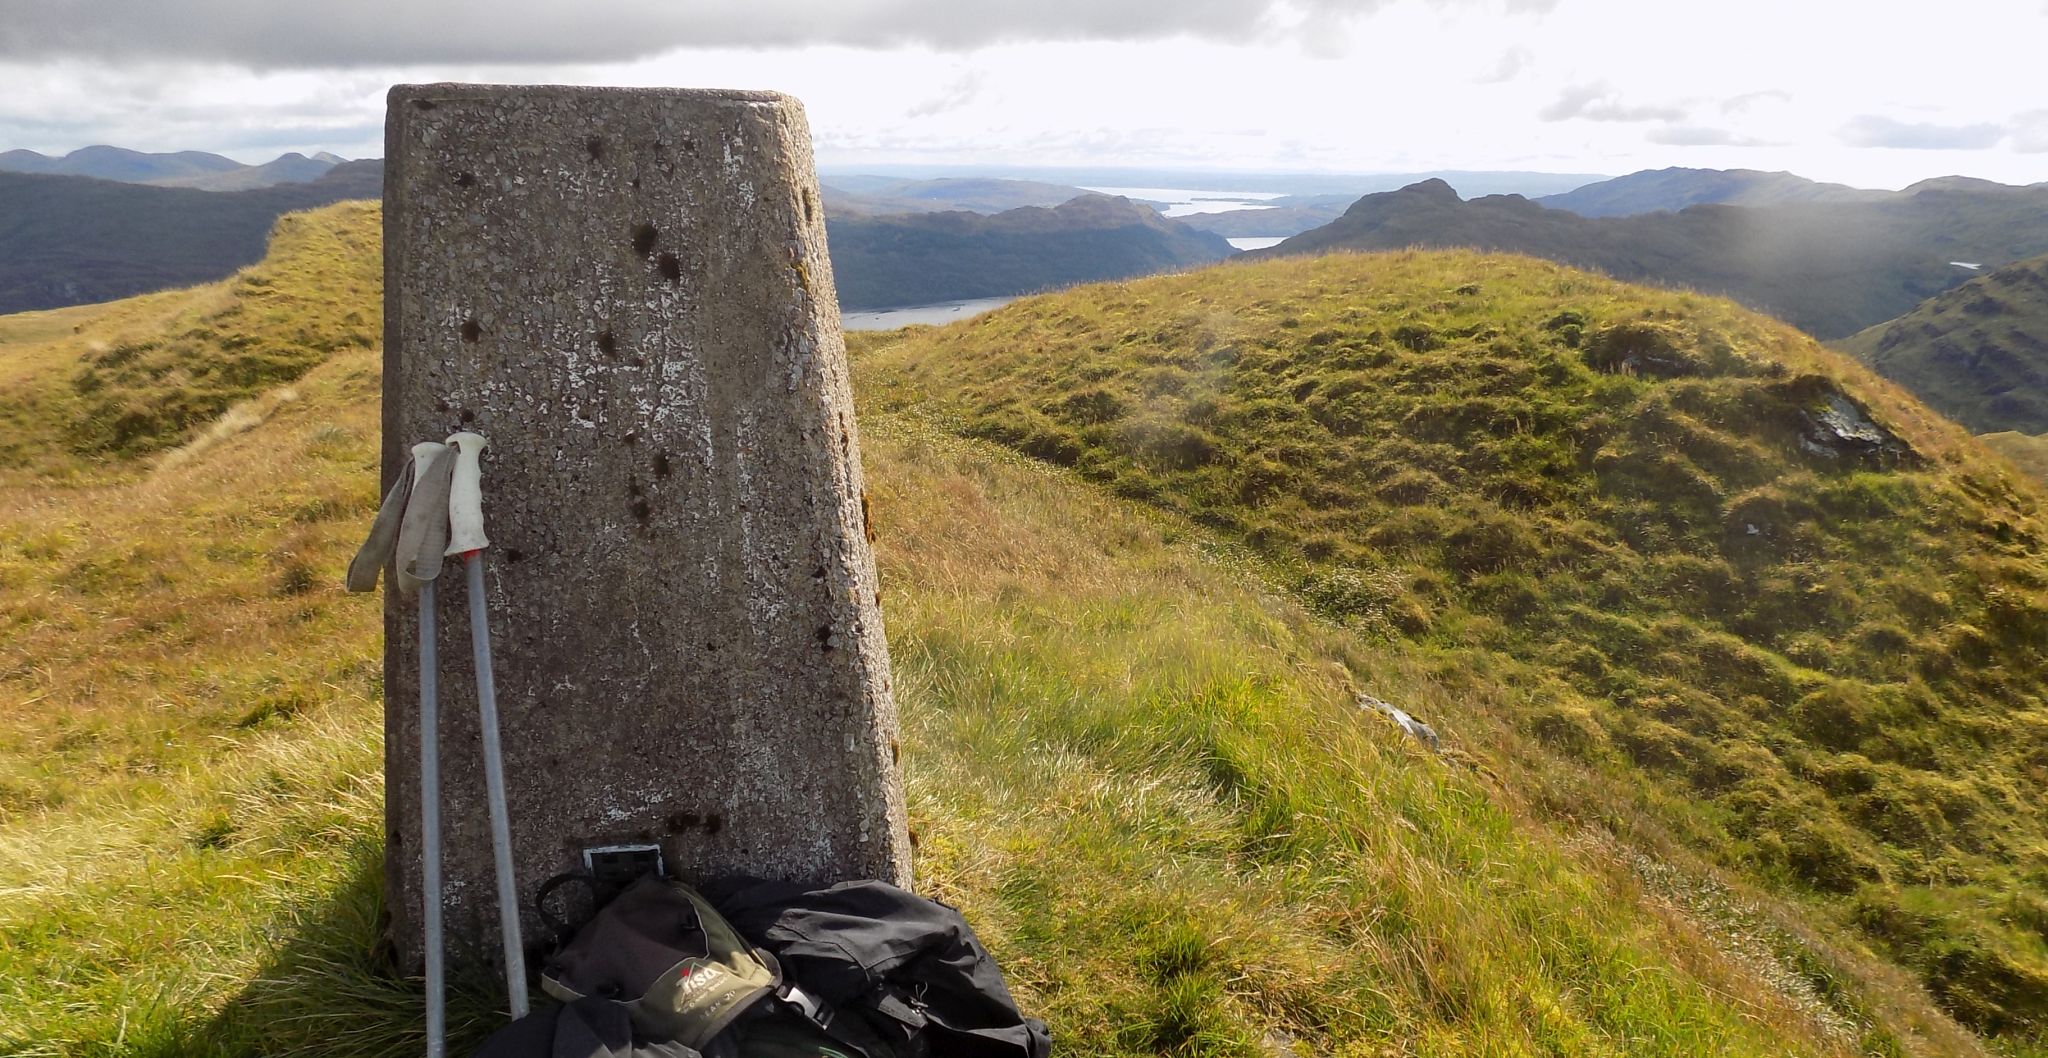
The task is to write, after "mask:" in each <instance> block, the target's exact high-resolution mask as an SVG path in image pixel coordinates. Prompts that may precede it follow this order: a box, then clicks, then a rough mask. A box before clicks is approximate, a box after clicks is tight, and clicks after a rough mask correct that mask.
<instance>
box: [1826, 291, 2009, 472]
mask: <svg viewBox="0 0 2048 1058" xmlns="http://www.w3.org/2000/svg"><path fill="white" fill-rule="evenodd" d="M1839 344H1840V345H1841V347H1842V348H1843V349H1845V350H1847V351H1848V352H1849V353H1850V355H1852V356H1854V357H1856V358H1857V359H1858V360H1861V361H1863V362H1864V363H1866V364H1868V365H1870V366H1871V368H1873V369H1874V370H1876V371H1877V372H1878V373H1879V374H1881V375H1884V376H1885V377H1886V378H1889V379H1891V380H1892V381H1894V382H1897V383H1898V384H1899V385H1901V386H1904V387H1906V388H1907V389H1909V390H1912V391H1913V393H1914V394H1915V395H1916V396H1918V397H1919V398H1920V399H1921V400H1923V401H1926V402H1927V405H1928V406H1929V407H1931V408H1934V409H1935V410H1936V411H1939V412H1941V413H1942V414H1944V415H1947V416H1949V417H1950V418H1952V419H1954V420H1955V421H1957V422H1959V423H1962V424H1963V425H1964V426H1967V427H1969V428H1970V429H1972V430H1978V431H1982V432H1986V433H1989V432H1995V431H2004V430H2015V431H2019V432H2021V433H2034V434H2037V433H2041V432H2042V431H2048V257H2036V258H2032V259H2030V260H2026V261H2020V262H2018V263H2017V264H2010V265H2007V266H2005V267H2004V268H1999V269H1995V270H1993V271H1990V272H1987V273H1985V274H1983V275H1980V276H1978V277H1977V278H1975V279H1972V280H1970V281H1969V282H1967V283H1964V284H1963V285H1962V286H1959V287H1956V288H1955V289H1953V290H1950V291H1947V292H1946V293H1942V294H1938V295H1936V296H1934V297H1931V298H1928V299H1927V300H1926V301H1923V302H1921V303H1920V305H1919V306H1918V307H1916V308H1914V309H1913V311H1911V312H1908V313H1906V314H1905V315H1903V316H1900V317H1899V318H1897V319H1894V320H1888V321H1886V322H1884V323H1880V324H1878V325H1876V326H1875V327H1869V328H1865V329H1864V330H1861V331H1858V332H1857V333H1855V334H1852V335H1850V336H1849V337H1847V338H1844V339H1842V341H1841V342H1840V343H1839Z"/></svg>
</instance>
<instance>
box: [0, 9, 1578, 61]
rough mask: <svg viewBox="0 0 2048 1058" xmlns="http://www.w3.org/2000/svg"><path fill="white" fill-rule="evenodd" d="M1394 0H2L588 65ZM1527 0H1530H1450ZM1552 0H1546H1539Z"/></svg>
mask: <svg viewBox="0 0 2048 1058" xmlns="http://www.w3.org/2000/svg"><path fill="white" fill-rule="evenodd" d="M1386 2H1387V0H1130V2H1118V3H1103V2H1101V0H993V2H989V3H966V2H962V0H580V2H578V3H573V4H572V3H562V2H561V0H446V2H434V3H420V2H418V0H339V2H326V3H297V2H286V0H189V2H180V3H167V2H165V0H100V2H97V3H90V4H85V3H64V2H59V3H49V2H45V0H0V60H5V59H12V60H16V61H23V60H28V61H40V60H47V59H51V58H57V57H83V58H90V59H141V58H163V59H183V60H200V61H220V62H230V63H237V64H241V65H247V66H251V67H256V68H265V69H273V68H291V67H308V68H337V67H352V66H372V65H407V64H415V63H463V62H474V63H574V62H610V61H623V60H630V59H636V58H644V57H647V56H650V55H655V54H659V53H661V52H665V51H670V50H674V49H677V48H684V47H748V48H768V47H785V46H803V45H810V44H837V45H848V46H855V47H889V46H897V45H924V46H929V47H936V48H942V49H966V48H975V47H980V46H984V45H990V44H998V43H1003V42H1006V41H1026V40H1029V41H1078V40H1115V41H1130V40H1148V39H1160V38H1167V37H1174V36H1181V35H1192V36H1197V37H1203V38H1208V39H1214V40H1226V41H1242V40H1246V39H1254V38H1278V37H1282V36H1286V35H1289V31H1288V27H1290V26H1294V25H1298V24H1323V25H1326V24H1327V23H1328V21H1329V20H1332V19H1342V18H1345V17H1348V16H1351V15H1357V14H1362V13H1365V12H1369V11H1373V10H1376V9H1378V8H1379V7H1381V6H1382V5H1383V4H1384V3H1386ZM1447 2H1456V3H1460V4H1471V5H1477V6H1486V7H1495V8H1499V7H1502V6H1505V7H1507V8H1508V9H1516V8H1517V7H1518V5H1519V6H1521V7H1529V6H1531V4H1530V0H1447ZM1533 6H1535V7H1536V8H1540V7H1541V6H1543V0H1537V2H1536V3H1535V4H1534V5H1533Z"/></svg>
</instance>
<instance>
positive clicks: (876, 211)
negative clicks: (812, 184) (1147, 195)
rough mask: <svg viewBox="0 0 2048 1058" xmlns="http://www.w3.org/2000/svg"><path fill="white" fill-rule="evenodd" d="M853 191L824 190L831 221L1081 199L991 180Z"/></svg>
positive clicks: (1055, 188)
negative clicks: (834, 219)
mask: <svg viewBox="0 0 2048 1058" xmlns="http://www.w3.org/2000/svg"><path fill="white" fill-rule="evenodd" d="M860 183H861V185H862V188H863V189H862V190H859V191H853V190H848V189H845V188H842V187H838V186H835V185H833V184H831V183H829V182H828V183H827V184H825V185H824V186H823V187H821V188H820V191H821V192H822V193H823V194H824V196H825V212H826V214H827V215H832V216H849V215H852V216H884V215H888V214H893V213H942V212H945V211H948V210H966V211H967V212H969V213H1001V212H1002V211H1004V210H1006V209H1022V208H1024V207H1025V206H1047V207H1050V206H1057V205H1059V204H1060V203H1062V202H1065V201H1067V200H1069V199H1072V198H1074V197H1075V196H1077V195H1083V194H1087V192H1085V191H1083V190H1081V189H1080V188H1078V187H1073V186H1070V185H1067V184H1049V183H1045V182H1043V181H1038V180H1004V179H997V178H993V177H947V178H943V179H938V180H897V181H891V182H888V183H879V184H875V183H869V182H866V181H861V182H860Z"/></svg>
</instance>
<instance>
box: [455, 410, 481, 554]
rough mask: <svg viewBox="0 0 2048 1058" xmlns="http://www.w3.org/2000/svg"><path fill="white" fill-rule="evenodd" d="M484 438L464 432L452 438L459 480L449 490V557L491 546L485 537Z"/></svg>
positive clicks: (456, 472) (456, 473) (456, 478)
mask: <svg viewBox="0 0 2048 1058" xmlns="http://www.w3.org/2000/svg"><path fill="white" fill-rule="evenodd" d="M489 443H490V442H488V441H486V440H484V435H482V434H480V433H471V432H469V431H467V430H464V431H463V432H461V433H458V434H453V435H451V436H450V437H449V438H448V447H450V448H453V449H455V478H454V480H453V481H452V482H451V483H450V484H449V486H448V550H447V551H446V552H445V553H446V554H448V555H466V554H469V553H470V552H472V551H482V550H483V549H484V548H487V547H489V546H491V542H490V540H489V539H488V538H486V537H485V536H484V471H483V453H484V446H485V445H487V444H489Z"/></svg>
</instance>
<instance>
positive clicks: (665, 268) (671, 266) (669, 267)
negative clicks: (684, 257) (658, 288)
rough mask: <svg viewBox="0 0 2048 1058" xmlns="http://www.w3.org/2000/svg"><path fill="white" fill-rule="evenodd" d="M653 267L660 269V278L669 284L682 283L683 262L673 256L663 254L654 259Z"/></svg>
mask: <svg viewBox="0 0 2048 1058" xmlns="http://www.w3.org/2000/svg"><path fill="white" fill-rule="evenodd" d="M654 264H655V267H656V268H659V269H661V277H662V278H663V279H666V280H668V281H669V282H671V283H680V282H682V281H683V262H682V261H680V260H678V259H677V258H676V255H675V254H672V253H665V254H662V255H661V256H660V257H659V258H656V259H655V262H654Z"/></svg>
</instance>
